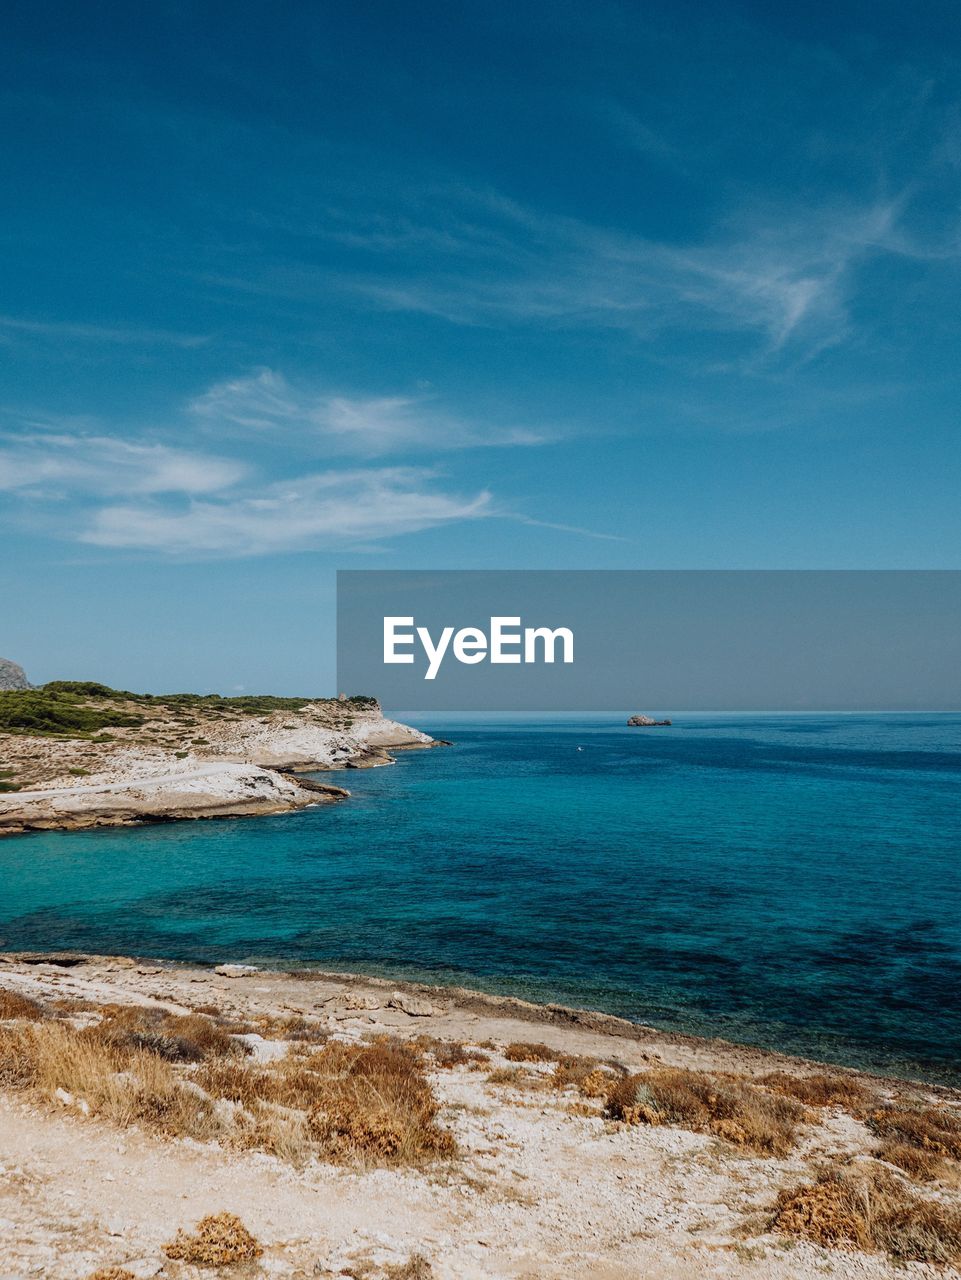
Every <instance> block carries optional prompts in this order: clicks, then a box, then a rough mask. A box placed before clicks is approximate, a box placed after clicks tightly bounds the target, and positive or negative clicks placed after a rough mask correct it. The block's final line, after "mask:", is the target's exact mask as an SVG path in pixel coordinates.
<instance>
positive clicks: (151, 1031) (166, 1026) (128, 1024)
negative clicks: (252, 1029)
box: [84, 1005, 247, 1062]
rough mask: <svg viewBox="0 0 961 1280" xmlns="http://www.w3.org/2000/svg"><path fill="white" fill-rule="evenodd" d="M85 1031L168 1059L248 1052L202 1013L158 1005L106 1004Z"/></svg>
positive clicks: (187, 1059) (190, 1059)
mask: <svg viewBox="0 0 961 1280" xmlns="http://www.w3.org/2000/svg"><path fill="white" fill-rule="evenodd" d="M84 1034H86V1035H89V1036H94V1037H96V1038H98V1039H101V1040H103V1041H104V1042H105V1043H107V1044H114V1045H117V1046H118V1047H120V1048H131V1049H146V1050H149V1051H150V1052H151V1053H155V1054H157V1056H158V1057H160V1058H164V1059H165V1060H166V1061H167V1062H203V1061H205V1060H206V1059H208V1058H212V1057H222V1056H225V1055H231V1054H236V1055H240V1054H243V1053H245V1052H247V1046H246V1045H245V1044H244V1043H243V1041H240V1040H236V1039H234V1038H233V1036H231V1034H230V1033H229V1032H228V1031H227V1030H225V1029H224V1028H223V1027H222V1026H220V1025H219V1024H218V1023H217V1022H215V1021H214V1020H213V1019H212V1018H208V1017H206V1016H205V1015H203V1014H199V1013H189V1014H183V1015H178V1014H172V1013H167V1012H166V1011H165V1010H164V1009H160V1008H157V1007H156V1006H148V1007H141V1006H139V1005H106V1006H105V1007H104V1009H103V1011H102V1015H101V1019H100V1022H99V1023H98V1024H97V1026H96V1027H91V1028H89V1029H88V1030H87V1031H86V1032H85V1033H84Z"/></svg>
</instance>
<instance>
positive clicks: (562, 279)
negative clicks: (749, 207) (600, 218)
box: [348, 193, 910, 354]
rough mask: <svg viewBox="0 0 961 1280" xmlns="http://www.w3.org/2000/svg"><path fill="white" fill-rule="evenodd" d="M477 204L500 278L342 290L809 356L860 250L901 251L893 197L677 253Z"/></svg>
mask: <svg viewBox="0 0 961 1280" xmlns="http://www.w3.org/2000/svg"><path fill="white" fill-rule="evenodd" d="M477 199H478V201H480V202H481V203H483V204H484V205H485V206H487V207H489V208H490V210H491V212H492V213H496V215H497V216H498V217H499V218H501V219H505V220H507V221H510V222H513V224H514V226H515V230H516V235H517V237H518V238H519V239H520V240H521V241H523V244H524V245H525V247H526V252H525V254H524V255H520V254H517V253H515V254H512V255H511V256H510V260H509V261H504V262H503V263H502V264H501V270H499V271H497V270H490V269H485V270H484V271H472V270H470V269H469V266H465V268H464V269H462V270H460V271H457V272H451V271H448V272H431V273H425V274H424V275H423V276H419V275H417V274H416V273H414V272H407V273H405V274H404V275H398V274H395V275H393V276H392V275H389V274H385V273H379V274H378V275H376V276H373V275H368V276H362V275H358V276H356V277H354V278H352V279H351V280H350V281H349V282H348V286H349V287H351V288H353V289H354V290H356V291H357V292H359V293H361V294H363V295H364V296H366V297H368V298H369V299H371V300H373V301H374V302H376V303H378V304H379V305H381V306H383V307H385V308H388V309H396V310H409V311H419V312H424V313H428V314H432V315H437V316H440V317H443V318H445V319H447V320H449V321H451V322H453V323H459V324H468V325H470V324H497V323H502V322H503V321H505V320H510V321H515V322H520V323H532V324H554V325H557V326H567V327H584V328H612V329H623V330H627V331H630V332H632V333H634V334H635V335H637V336H638V337H642V338H652V337H654V336H656V335H659V334H663V333H665V332H670V331H673V330H684V331H687V332H691V331H696V330H698V329H701V330H704V329H714V330H725V331H729V332H732V333H741V334H745V335H747V336H749V337H752V336H753V338H754V339H755V341H756V342H760V345H761V348H762V349H763V351H765V352H767V353H768V354H773V353H777V352H780V351H782V350H785V349H786V348H789V347H790V348H793V349H795V350H797V351H798V352H799V353H803V352H805V351H806V352H807V353H808V354H810V353H811V352H814V351H817V350H820V349H822V348H823V347H824V346H826V345H831V344H833V343H835V342H838V341H840V340H841V339H842V338H843V337H844V335H845V334H846V332H847V331H848V328H849V325H850V319H849V314H848V303H849V298H850V294H851V292H852V289H853V272H854V269H855V268H856V266H857V265H858V264H859V263H860V262H862V261H863V260H865V259H866V258H867V257H869V256H870V255H872V254H877V253H898V254H903V253H906V252H910V249H909V247H908V246H907V245H906V243H905V242H904V240H903V238H900V237H899V236H898V234H897V221H898V213H899V209H900V202H898V201H895V200H891V201H879V202H876V203H872V204H868V205H866V206H864V207H846V208H840V209H839V208H831V209H825V210H803V211H795V212H793V213H790V212H788V213H785V212H784V211H779V210H775V209H770V210H766V211H765V212H763V213H759V212H755V213H754V214H753V215H752V216H751V217H750V218H747V217H741V218H740V219H738V220H737V221H734V222H732V223H730V224H729V225H727V226H726V227H724V228H721V229H718V231H716V233H715V234H714V236H713V237H712V238H711V239H710V240H708V241H705V242H703V243H700V244H694V245H690V246H686V247H678V246H677V245H672V244H667V243H663V242H658V241H654V240H650V239H644V238H641V237H637V236H631V235H628V234H625V233H623V232H615V231H610V230H607V229H605V228H598V227H594V226H590V225H589V224H585V223H583V222H579V221H577V220H574V219H569V218H559V217H549V216H545V215H539V214H537V213H535V212H534V211H532V210H528V209H524V208H523V207H521V206H518V205H517V204H516V203H514V202H512V201H509V200H505V199H503V198H500V197H497V196H495V195H492V194H490V193H481V194H479V195H478V196H477Z"/></svg>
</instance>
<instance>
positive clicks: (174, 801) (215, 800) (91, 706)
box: [0, 690, 435, 835]
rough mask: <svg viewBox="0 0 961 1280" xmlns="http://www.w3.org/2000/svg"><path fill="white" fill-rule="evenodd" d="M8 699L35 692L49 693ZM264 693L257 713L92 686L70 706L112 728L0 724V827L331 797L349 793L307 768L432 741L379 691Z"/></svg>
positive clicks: (127, 821)
mask: <svg viewBox="0 0 961 1280" xmlns="http://www.w3.org/2000/svg"><path fill="white" fill-rule="evenodd" d="M109 692H110V693H111V694H113V691H109ZM4 696H5V697H6V698H7V699H11V698H23V699H36V698H38V697H42V696H43V691H42V690H41V691H39V692H38V691H28V692H24V691H18V692H16V693H6V694H5V695H4ZM51 696H52V695H51ZM74 696H75V700H76V695H74ZM259 701H260V703H262V705H258V706H257V707H256V709H255V711H250V710H249V709H246V708H245V707H244V705H243V704H244V700H240V699H238V700H229V699H224V700H221V701H217V702H205V701H194V702H192V703H186V704H182V703H180V702H178V701H176V700H175V699H171V701H169V702H165V701H164V699H163V698H159V697H158V698H156V699H149V700H144V699H143V698H139V699H138V700H136V701H131V700H128V701H125V700H124V698H123V696H122V695H116V696H111V697H110V698H107V697H105V696H97V695H96V694H93V695H89V696H87V697H82V698H80V699H79V701H78V705H77V706H76V708H75V707H74V704H73V703H71V707H70V709H71V710H74V709H76V710H77V712H78V714H80V713H85V712H89V713H90V714H91V715H92V716H94V717H96V716H97V715H100V718H101V719H107V720H108V724H107V727H106V728H105V729H102V730H100V731H93V732H90V731H86V732H82V731H76V732H73V733H71V732H69V731H67V732H62V733H56V734H54V733H51V732H45V733H31V732H30V731H29V728H27V729H22V728H18V729H17V730H16V731H15V732H14V731H11V732H6V733H2V732H0V835H13V834H19V833H23V832H26V831H38V830H53V829H77V828H83V827H94V826H125V825H131V824H135V823H140V822H151V821H165V820H172V819H178V818H211V817H240V816H248V815H249V816H255V815H262V814H274V813H284V812H287V811H289V810H293V809H301V808H305V807H307V806H309V805H317V804H330V803H334V802H335V801H337V800H340V799H343V798H344V797H346V796H348V795H349V794H350V793H349V791H348V790H346V789H345V788H343V787H338V786H332V785H327V784H323V783H318V782H316V781H312V780H309V779H306V778H303V777H302V776H299V775H301V774H303V773H306V772H311V771H315V770H316V771H326V770H335V769H356V768H372V767H376V766H379V765H385V764H390V763H392V759H393V757H392V756H391V754H390V753H391V752H392V751H397V750H412V749H418V748H425V747H431V746H433V745H435V744H434V741H433V739H431V738H430V737H429V736H428V735H427V734H425V733H421V732H420V731H419V730H417V729H413V728H410V727H409V726H407V725H403V724H399V723H398V722H396V721H394V720H390V719H387V718H386V717H385V716H384V715H383V713H382V712H381V709H380V706H379V705H378V704H377V702H376V701H375V700H374V699H369V698H367V699H355V700H349V699H348V700H343V699H323V700H314V701H308V700H303V701H302V702H301V704H300V705H295V706H293V707H291V706H288V705H283V706H280V707H277V708H273V706H272V704H273V703H284V704H286V703H288V702H294V703H296V701H297V700H295V699H289V700H288V699H273V700H271V699H262V700H259ZM238 704H239V705H238ZM124 721H129V723H123V722H124ZM94 723H96V720H95V721H94Z"/></svg>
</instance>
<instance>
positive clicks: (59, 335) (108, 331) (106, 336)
mask: <svg viewBox="0 0 961 1280" xmlns="http://www.w3.org/2000/svg"><path fill="white" fill-rule="evenodd" d="M10 334H15V335H16V334H23V335H26V336H28V337H36V338H55V339H58V340H61V341H62V340H63V339H65V338H72V339H77V340H79V341H82V342H93V343H97V342H108V343H117V344H120V345H123V346H171V347H200V346H203V345H204V344H205V343H207V342H209V341H210V339H209V337H208V336H207V335H205V334H196V333H176V332H174V331H172V330H169V329H150V328H144V327H142V326H141V325H133V324H132V325H101V324H75V323H72V322H70V321H61V320H34V319H30V318H29V317H25V316H10V315H0V337H2V336H4V335H7V336H9V335H10Z"/></svg>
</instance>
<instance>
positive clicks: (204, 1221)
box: [164, 1213, 263, 1267]
mask: <svg viewBox="0 0 961 1280" xmlns="http://www.w3.org/2000/svg"><path fill="white" fill-rule="evenodd" d="M164 1253H165V1254H166V1255H167V1257H168V1258H174V1259H176V1260H177V1261H179V1262H193V1263H196V1264H197V1265H198V1266H206V1267H223V1266H227V1265H228V1264H230V1263H232V1262H253V1261H254V1259H255V1258H259V1257H260V1255H261V1254H262V1253H263V1249H262V1248H261V1246H260V1245H259V1244H258V1242H257V1241H256V1240H255V1239H254V1237H253V1236H252V1235H251V1234H250V1232H249V1231H248V1230H247V1228H246V1227H245V1226H244V1224H243V1223H242V1222H241V1221H240V1219H239V1218H238V1217H237V1215H236V1214H233V1213H216V1214H210V1215H209V1216H208V1217H206V1218H201V1220H200V1221H199V1222H198V1223H197V1230H196V1231H195V1232H194V1234H193V1235H187V1234H186V1233H185V1232H183V1231H178V1232H177V1238H176V1240H172V1241H171V1242H170V1243H169V1244H165V1245H164Z"/></svg>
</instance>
